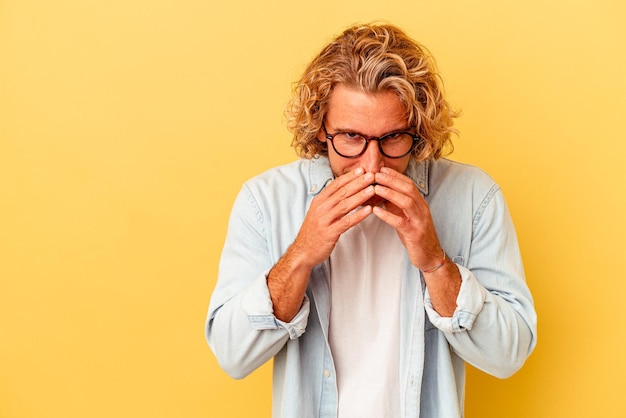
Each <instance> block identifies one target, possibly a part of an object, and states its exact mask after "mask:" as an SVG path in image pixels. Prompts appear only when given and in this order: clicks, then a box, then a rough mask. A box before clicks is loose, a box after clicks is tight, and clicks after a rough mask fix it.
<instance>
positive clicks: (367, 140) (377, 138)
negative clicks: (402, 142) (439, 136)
mask: <svg viewBox="0 0 626 418" xmlns="http://www.w3.org/2000/svg"><path fill="white" fill-rule="evenodd" d="M322 129H323V130H324V137H325V138H326V139H327V140H328V141H330V144H331V145H332V147H333V149H334V150H335V152H336V153H337V155H339V156H340V157H343V158H358V157H360V156H361V155H363V154H365V151H367V147H368V146H369V144H370V141H376V142H377V143H378V150H379V151H380V153H381V154H382V155H384V156H385V157H387V158H392V159H397V158H403V157H406V156H407V155H409V154H410V153H411V152H412V151H413V150H414V149H415V148H416V144H418V142H420V141H422V137H421V136H419V135H417V134H414V133H412V132H408V131H403V130H400V131H393V132H389V133H386V134H384V135H381V136H366V135H363V134H362V133H359V132H351V131H340V132H335V133H333V134H329V133H328V130H327V129H326V121H322ZM341 134H357V135H359V136H360V137H362V138H363V139H365V145H364V146H363V149H362V150H361V152H359V153H358V154H357V155H352V156H347V155H343V154H342V153H340V152H339V151H337V148H335V143H334V142H333V141H334V139H335V137H336V136H337V135H341ZM396 134H407V135H409V136H410V137H411V138H413V143H412V144H411V147H410V148H409V150H408V151H407V152H405V153H404V154H402V155H400V156H397V157H391V156H389V155H387V153H385V151H383V146H382V144H381V142H382V141H384V140H385V139H387V138H388V137H390V136H391V135H396Z"/></svg>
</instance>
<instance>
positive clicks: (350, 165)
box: [328, 152, 358, 177]
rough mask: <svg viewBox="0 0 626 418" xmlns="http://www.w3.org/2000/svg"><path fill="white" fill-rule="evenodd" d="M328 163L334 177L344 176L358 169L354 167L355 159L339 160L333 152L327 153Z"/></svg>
mask: <svg viewBox="0 0 626 418" xmlns="http://www.w3.org/2000/svg"><path fill="white" fill-rule="evenodd" d="M328 161H329V162H330V169H331V170H332V172H333V174H334V175H335V177H338V176H340V175H342V174H346V173H348V172H350V171H352V170H354V169H356V168H358V165H356V164H357V162H358V159H356V161H355V160H351V159H348V158H341V157H340V156H338V155H336V154H334V153H333V152H329V153H328Z"/></svg>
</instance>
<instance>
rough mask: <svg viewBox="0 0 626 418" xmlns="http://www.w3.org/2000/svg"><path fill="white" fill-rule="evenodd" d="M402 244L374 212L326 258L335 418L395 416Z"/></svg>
mask: <svg viewBox="0 0 626 418" xmlns="http://www.w3.org/2000/svg"><path fill="white" fill-rule="evenodd" d="M403 254H404V247H403V245H402V242H401V241H400V239H399V238H398V236H397V234H396V231H395V229H394V228H392V227H390V226H389V225H387V224H386V223H384V222H383V221H381V220H380V219H378V218H377V217H376V216H375V215H370V216H369V217H368V218H367V219H365V220H364V221H363V222H361V223H360V224H358V225H356V226H355V227H353V228H351V229H350V230H348V231H346V232H345V233H344V234H343V235H342V236H341V237H340V238H339V241H338V242H337V245H336V246H335V249H334V250H333V252H332V254H331V256H330V288H331V312H330V325H329V340H330V347H331V351H332V354H333V359H334V362H335V369H336V372H337V384H338V390H339V415H338V416H339V418H351V417H354V418H363V417H398V416H400V393H399V380H400V377H399V370H398V369H399V357H400V289H401V277H402V275H401V266H402V262H401V261H402V257H403V256H402V255H403Z"/></svg>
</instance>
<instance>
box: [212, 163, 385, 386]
mask: <svg viewBox="0 0 626 418" xmlns="http://www.w3.org/2000/svg"><path fill="white" fill-rule="evenodd" d="M372 181H373V175H371V174H369V175H368V174H365V175H364V172H363V170H362V169H358V170H355V171H354V172H351V173H347V174H345V175H343V176H340V177H338V178H337V179H335V180H334V181H333V182H332V183H331V184H330V185H329V186H327V187H326V188H325V189H324V190H322V192H321V193H320V194H319V195H318V196H316V197H315V198H314V199H313V201H312V202H311V206H310V208H309V210H308V211H307V214H306V216H305V219H304V221H303V224H302V226H301V228H300V231H299V233H298V235H297V237H296V239H295V241H294V242H293V244H292V245H291V246H290V247H289V249H288V250H287V251H286V252H285V254H283V256H282V257H280V259H279V260H278V261H277V262H276V264H275V265H274V266H272V262H271V258H272V257H271V254H270V250H269V248H268V243H267V240H266V237H265V234H266V233H267V229H269V226H267V225H263V220H262V217H260V216H259V213H261V212H260V210H259V208H258V206H256V201H255V200H254V198H253V197H252V196H251V194H249V193H245V190H244V192H242V194H240V196H239V197H238V199H237V201H236V202H235V206H234V208H233V214H232V215H231V221H230V224H229V230H228V235H227V239H226V243H225V246H224V251H223V253H222V259H221V262H220V273H219V278H218V284H217V287H216V289H215V291H214V293H213V296H212V299H211V306H210V307H209V314H208V318H207V325H206V336H207V340H208V342H209V345H210V346H211V348H212V349H213V351H214V353H215V355H216V357H217V359H218V362H219V363H220V365H221V366H222V368H224V369H225V370H226V371H227V372H228V373H229V374H231V375H232V376H233V377H244V376H246V375H247V374H249V373H250V372H252V371H253V370H254V369H256V368H257V367H259V366H261V365H262V364H263V363H265V362H266V361H267V360H269V359H270V358H272V357H273V356H274V355H276V354H277V353H278V351H280V350H281V349H282V347H283V346H284V344H285V343H286V342H287V341H288V340H289V338H298V337H299V336H300V335H302V333H303V332H304V330H305V328H306V322H307V319H308V312H309V306H308V299H307V298H306V296H305V291H306V287H307V284H308V280H309V276H310V273H311V270H312V269H313V267H314V266H315V265H317V264H319V263H321V262H323V261H324V260H326V259H327V258H328V256H329V255H330V252H331V251H332V249H333V248H334V246H335V243H336V242H337V240H338V239H339V236H340V235H341V234H342V233H343V232H344V231H346V230H347V229H349V228H351V227H352V226H354V225H356V224H357V223H359V222H360V221H362V220H363V219H365V218H366V217H367V216H368V215H369V214H370V213H371V207H369V206H364V207H361V208H359V209H357V210H354V209H355V208H357V207H358V206H360V205H361V204H363V203H364V202H365V201H366V200H367V199H369V198H370V197H371V196H372V195H373V187H367V186H368V185H369V184H371V182H372ZM268 272H269V273H268ZM265 273H268V274H267V275H266V274H265Z"/></svg>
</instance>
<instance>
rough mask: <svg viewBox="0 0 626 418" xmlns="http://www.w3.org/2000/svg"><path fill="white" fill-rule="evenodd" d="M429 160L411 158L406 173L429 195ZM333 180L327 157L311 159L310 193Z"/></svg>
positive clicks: (423, 192) (316, 191) (419, 188)
mask: <svg viewBox="0 0 626 418" xmlns="http://www.w3.org/2000/svg"><path fill="white" fill-rule="evenodd" d="M429 165H430V161H429V160H425V161H422V162H417V161H414V160H411V162H410V163H409V166H408V167H407V169H406V172H405V174H406V175H407V176H408V177H409V178H410V179H411V180H413V182H414V183H415V185H416V186H417V189H418V190H419V191H420V192H421V193H422V194H423V195H424V196H426V195H428V167H429ZM332 180H333V172H332V170H331V169H330V163H329V162H328V158H327V157H321V156H317V157H315V158H312V159H310V160H309V189H308V190H309V194H310V195H316V194H318V193H319V192H321V191H322V189H323V188H324V187H326V186H327V185H328V183H330V182H331V181H332Z"/></svg>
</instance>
